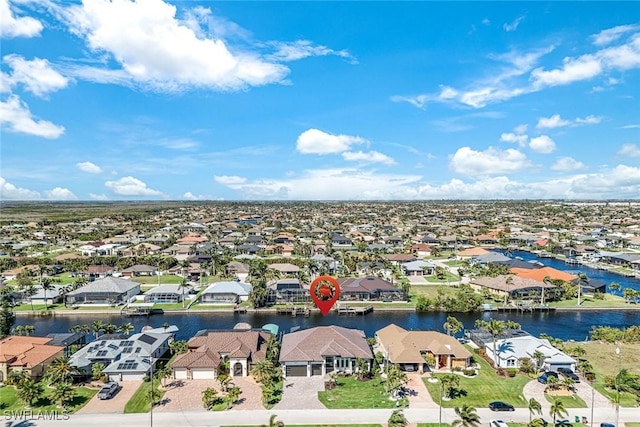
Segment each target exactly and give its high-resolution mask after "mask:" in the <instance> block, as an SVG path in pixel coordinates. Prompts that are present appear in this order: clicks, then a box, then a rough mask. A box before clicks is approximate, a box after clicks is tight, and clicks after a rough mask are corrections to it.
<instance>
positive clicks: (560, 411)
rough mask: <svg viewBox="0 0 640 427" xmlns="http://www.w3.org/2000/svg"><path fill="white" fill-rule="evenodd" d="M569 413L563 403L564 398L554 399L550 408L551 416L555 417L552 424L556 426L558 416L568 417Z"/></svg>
mask: <svg viewBox="0 0 640 427" xmlns="http://www.w3.org/2000/svg"><path fill="white" fill-rule="evenodd" d="M568 414H569V412H568V411H567V410H566V409H565V407H564V403H562V400H558V399H553V402H552V403H551V407H550V408H549V416H550V417H553V424H552V425H554V426H555V425H556V418H558V417H566V416H567V415H568Z"/></svg>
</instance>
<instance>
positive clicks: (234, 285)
mask: <svg viewBox="0 0 640 427" xmlns="http://www.w3.org/2000/svg"><path fill="white" fill-rule="evenodd" d="M250 293H251V285H250V284H249V283H243V282H241V281H239V280H232V281H230V282H216V283H213V284H211V285H209V287H207V289H205V290H204V291H203V292H202V293H201V294H200V303H201V304H238V303H240V302H242V301H247V300H248V299H249V294H250Z"/></svg>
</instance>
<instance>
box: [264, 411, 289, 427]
mask: <svg viewBox="0 0 640 427" xmlns="http://www.w3.org/2000/svg"><path fill="white" fill-rule="evenodd" d="M276 418H277V415H276V414H271V416H270V417H269V424H262V425H260V427H284V423H283V422H282V421H279V420H277V419H276Z"/></svg>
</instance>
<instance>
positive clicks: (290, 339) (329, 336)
mask: <svg viewBox="0 0 640 427" xmlns="http://www.w3.org/2000/svg"><path fill="white" fill-rule="evenodd" d="M357 359H363V360H365V361H366V362H367V365H368V368H369V369H370V368H371V366H372V361H373V353H372V352H371V348H370V347H369V343H368V342H367V339H366V337H365V335H364V332H363V331H360V330H357V329H348V328H343V327H341V326H318V327H315V328H311V329H305V330H302V331H297V332H292V333H288V334H285V335H284V337H283V338H282V347H281V349H280V364H281V365H282V373H283V374H284V376H285V377H311V376H316V375H320V376H324V375H326V374H329V373H331V372H334V371H336V372H346V373H354V372H356V363H357Z"/></svg>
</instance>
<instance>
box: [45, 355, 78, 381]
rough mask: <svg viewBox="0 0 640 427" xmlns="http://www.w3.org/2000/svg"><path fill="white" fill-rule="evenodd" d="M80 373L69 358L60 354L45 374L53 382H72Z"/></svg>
mask: <svg viewBox="0 0 640 427" xmlns="http://www.w3.org/2000/svg"><path fill="white" fill-rule="evenodd" d="M77 374H78V370H77V369H76V368H75V367H74V366H72V365H71V363H70V362H69V358H68V357H66V356H60V357H58V358H56V359H55V360H54V361H53V362H51V364H50V365H49V367H48V368H47V373H46V374H45V376H46V377H47V379H48V380H49V382H50V383H51V384H57V383H71V382H73V378H74V377H75V376H76V375H77Z"/></svg>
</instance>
